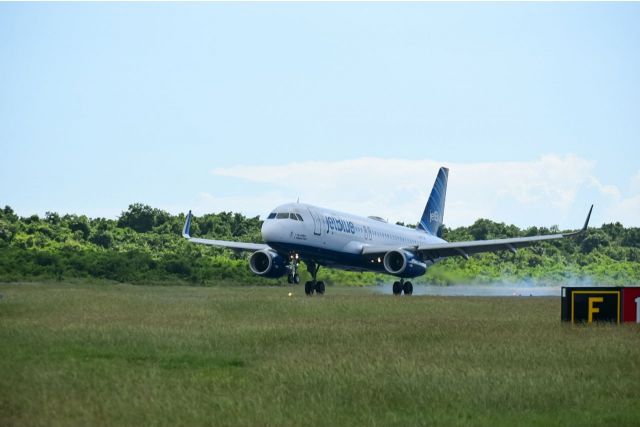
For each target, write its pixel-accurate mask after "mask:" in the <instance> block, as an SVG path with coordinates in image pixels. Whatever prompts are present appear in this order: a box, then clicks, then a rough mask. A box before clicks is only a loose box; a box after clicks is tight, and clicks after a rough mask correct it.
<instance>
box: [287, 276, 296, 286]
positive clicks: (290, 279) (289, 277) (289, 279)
mask: <svg viewBox="0 0 640 427" xmlns="http://www.w3.org/2000/svg"><path fill="white" fill-rule="evenodd" d="M294 280H295V278H294V276H293V274H288V275H287V282H288V283H289V284H292V283H293V282H294Z"/></svg>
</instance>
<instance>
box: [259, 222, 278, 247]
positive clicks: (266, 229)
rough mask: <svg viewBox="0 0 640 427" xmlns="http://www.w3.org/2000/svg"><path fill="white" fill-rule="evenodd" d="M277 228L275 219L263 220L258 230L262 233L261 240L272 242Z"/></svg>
mask: <svg viewBox="0 0 640 427" xmlns="http://www.w3.org/2000/svg"><path fill="white" fill-rule="evenodd" d="M278 228H279V227H278V224H275V221H273V220H267V221H265V222H264V223H263V224H262V229H261V230H260V232H261V233H262V240H263V241H265V242H273V241H274V240H276V236H277V234H278Z"/></svg>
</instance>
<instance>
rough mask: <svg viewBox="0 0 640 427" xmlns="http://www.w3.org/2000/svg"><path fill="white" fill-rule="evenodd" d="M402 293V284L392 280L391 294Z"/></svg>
mask: <svg viewBox="0 0 640 427" xmlns="http://www.w3.org/2000/svg"><path fill="white" fill-rule="evenodd" d="M401 293H402V284H401V283H400V282H393V294H394V295H400V294H401Z"/></svg>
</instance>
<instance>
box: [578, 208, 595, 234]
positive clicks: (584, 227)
mask: <svg viewBox="0 0 640 427" xmlns="http://www.w3.org/2000/svg"><path fill="white" fill-rule="evenodd" d="M592 210H593V205H591V208H590V209H589V213H588V214H587V219H586V221H585V222H584V225H583V226H582V230H580V231H581V232H584V231H587V227H588V226H589V219H591V211H592Z"/></svg>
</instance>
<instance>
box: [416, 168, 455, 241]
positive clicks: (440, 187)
mask: <svg viewBox="0 0 640 427" xmlns="http://www.w3.org/2000/svg"><path fill="white" fill-rule="evenodd" d="M448 178H449V169H447V168H444V167H443V168H440V170H439V171H438V176H437V177H436V182H435V183H434V184H433V190H431V195H430V196H429V201H427V206H425V207H424V212H422V218H420V222H419V223H418V225H417V226H416V229H418V230H423V231H426V232H427V233H429V234H432V235H434V236H437V235H438V229H439V228H440V226H441V225H442V217H443V215H444V200H445V198H446V196H447V179H448Z"/></svg>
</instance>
